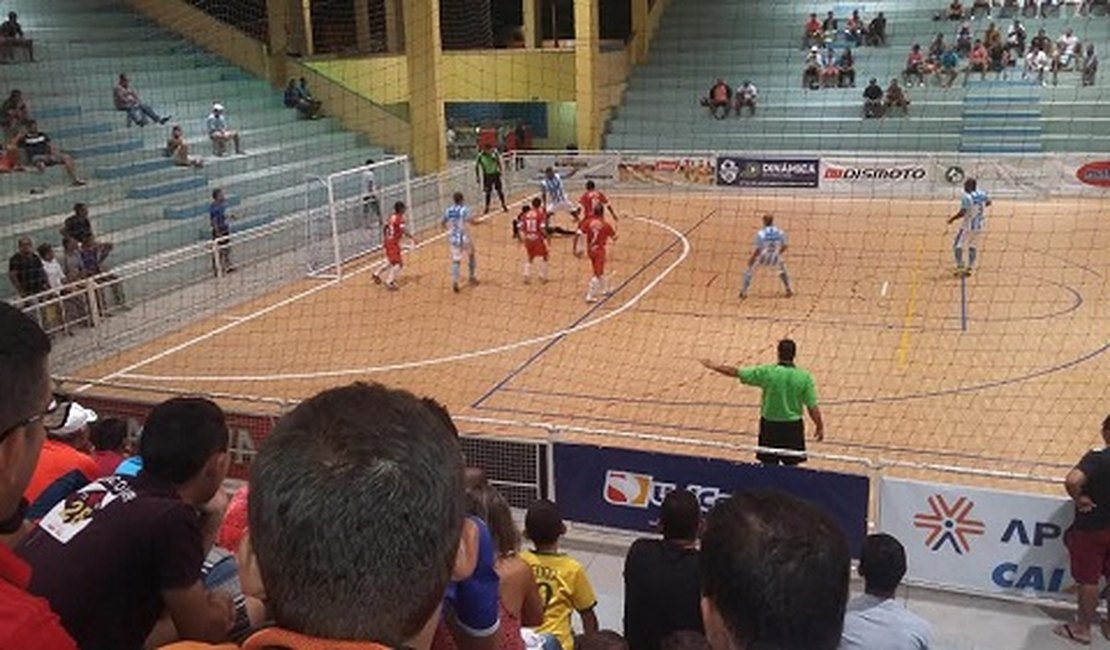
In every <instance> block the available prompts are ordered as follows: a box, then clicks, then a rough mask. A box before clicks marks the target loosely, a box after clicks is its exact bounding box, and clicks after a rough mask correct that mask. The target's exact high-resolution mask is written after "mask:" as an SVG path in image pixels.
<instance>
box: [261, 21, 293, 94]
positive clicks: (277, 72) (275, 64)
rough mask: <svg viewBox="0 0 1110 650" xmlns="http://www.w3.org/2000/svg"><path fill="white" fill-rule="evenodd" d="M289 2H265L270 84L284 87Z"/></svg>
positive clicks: (287, 49) (287, 48)
mask: <svg viewBox="0 0 1110 650" xmlns="http://www.w3.org/2000/svg"><path fill="white" fill-rule="evenodd" d="M288 25H289V2H288V0H266V26H267V30H268V38H267V41H266V46H267V48H268V49H269V52H270V61H269V63H270V68H269V69H270V73H269V77H270V83H271V84H273V85H275V86H278V87H285V54H286V53H287V52H288V51H289V32H288V31H286V28H287V26H288Z"/></svg>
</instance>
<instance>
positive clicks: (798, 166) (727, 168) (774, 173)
mask: <svg viewBox="0 0 1110 650" xmlns="http://www.w3.org/2000/svg"><path fill="white" fill-rule="evenodd" d="M819 167H820V160H818V159H817V158H745V157H738V156H719V157H718V158H717V184H718V185H722V186H725V187H817V185H818V182H819V178H818V177H819V169H818V168H819Z"/></svg>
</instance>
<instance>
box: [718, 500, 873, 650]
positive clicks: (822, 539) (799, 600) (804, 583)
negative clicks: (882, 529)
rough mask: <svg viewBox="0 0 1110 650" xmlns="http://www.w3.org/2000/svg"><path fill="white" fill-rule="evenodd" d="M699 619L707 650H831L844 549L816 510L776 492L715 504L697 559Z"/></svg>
mask: <svg viewBox="0 0 1110 650" xmlns="http://www.w3.org/2000/svg"><path fill="white" fill-rule="evenodd" d="M699 560H700V573H701V588H702V604H701V610H702V619H703V621H704V623H705V633H706V637H708V639H709V644H710V645H711V646H712V647H713V649H714V650H755V649H757V648H759V649H762V648H779V649H790V650H801V649H803V648H804V649H805V650H835V649H836V647H837V645H838V644H839V643H840V636H841V631H842V630H843V626H844V610H845V605H846V603H847V600H848V579H849V570H850V562H851V560H850V559H849V556H848V544H847V542H846V541H845V539H844V533H842V532H841V530H840V527H839V526H838V525H837V523H836V521H834V520H833V519H832V517H830V516H829V515H828V514H826V513H825V512H824V511H823V510H820V509H818V508H817V507H815V506H813V505H812V504H810V503H809V502H808V501H803V500H802V499H799V498H797V497H793V496H789V495H787V494H784V493H782V492H774V491H770V490H766V491H762V490H761V491H750V492H741V493H739V494H734V495H733V496H732V497H730V498H728V499H724V500H721V501H718V502H717V504H716V505H715V506H714V508H713V510H712V511H711V512H710V513H709V517H708V519H707V522H706V527H705V534H704V535H702V543H701V551H700V552H699Z"/></svg>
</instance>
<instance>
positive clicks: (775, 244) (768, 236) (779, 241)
mask: <svg viewBox="0 0 1110 650" xmlns="http://www.w3.org/2000/svg"><path fill="white" fill-rule="evenodd" d="M784 248H786V233H785V232H783V230H782V229H781V228H779V227H777V226H765V227H763V228H760V229H759V232H757V233H756V234H755V249H756V250H757V251H759V263H760V264H777V263H778V262H779V256H780V255H781V254H782V249H784Z"/></svg>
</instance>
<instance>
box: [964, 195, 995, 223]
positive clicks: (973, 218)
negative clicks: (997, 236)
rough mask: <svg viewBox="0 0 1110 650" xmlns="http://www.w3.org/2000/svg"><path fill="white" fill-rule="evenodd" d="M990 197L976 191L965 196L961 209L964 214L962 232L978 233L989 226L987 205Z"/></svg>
mask: <svg viewBox="0 0 1110 650" xmlns="http://www.w3.org/2000/svg"><path fill="white" fill-rule="evenodd" d="M990 202H991V200H990V197H989V196H987V193H986V192H984V191H982V190H975V191H974V192H968V193H966V194H964V197H963V199H961V200H960V209H961V210H963V213H964V221H963V224H962V225H961V226H960V228H961V229H962V230H967V231H970V232H978V231H980V230H983V229H984V228H985V227H986V225H987V204H988V203H990Z"/></svg>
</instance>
